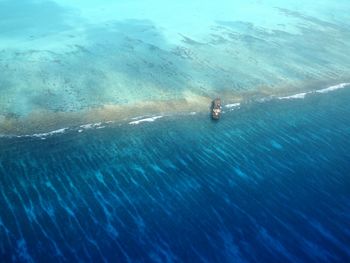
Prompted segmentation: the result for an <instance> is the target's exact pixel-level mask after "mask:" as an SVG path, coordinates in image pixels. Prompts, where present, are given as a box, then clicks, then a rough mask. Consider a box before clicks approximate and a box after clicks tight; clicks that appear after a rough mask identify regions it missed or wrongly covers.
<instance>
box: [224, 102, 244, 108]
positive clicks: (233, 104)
mask: <svg viewBox="0 0 350 263" xmlns="http://www.w3.org/2000/svg"><path fill="white" fill-rule="evenodd" d="M239 106H241V103H239V102H237V103H231V104H226V105H225V108H235V107H239Z"/></svg>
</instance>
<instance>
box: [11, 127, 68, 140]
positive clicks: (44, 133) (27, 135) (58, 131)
mask: <svg viewBox="0 0 350 263" xmlns="http://www.w3.org/2000/svg"><path fill="white" fill-rule="evenodd" d="M66 130H68V128H62V129H58V130H54V131H50V132H43V133H34V134H26V135H19V136H17V137H18V138H20V137H38V138H42V137H47V136H51V135H54V134H59V133H65V132H66Z"/></svg>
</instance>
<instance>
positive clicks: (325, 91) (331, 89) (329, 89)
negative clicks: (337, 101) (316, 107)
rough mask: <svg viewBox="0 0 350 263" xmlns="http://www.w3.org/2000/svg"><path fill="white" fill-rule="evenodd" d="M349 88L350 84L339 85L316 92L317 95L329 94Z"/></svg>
mask: <svg viewBox="0 0 350 263" xmlns="http://www.w3.org/2000/svg"><path fill="white" fill-rule="evenodd" d="M347 86H350V83H340V84H338V85H334V86H330V87H328V88H325V89H320V90H316V91H315V92H316V93H328V92H330V91H335V90H338V89H343V88H346V87H347Z"/></svg>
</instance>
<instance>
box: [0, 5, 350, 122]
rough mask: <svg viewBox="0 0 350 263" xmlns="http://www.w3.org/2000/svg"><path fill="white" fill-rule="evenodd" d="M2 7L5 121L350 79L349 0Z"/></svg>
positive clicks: (0, 113)
mask: <svg viewBox="0 0 350 263" xmlns="http://www.w3.org/2000/svg"><path fill="white" fill-rule="evenodd" d="M0 10H1V11H0V12H1V13H0V17H1V22H0V32H1V34H0V79H1V82H0V88H1V97H0V122H1V121H2V120H3V119H4V118H5V117H7V116H10V117H11V116H16V117H23V116H25V115H28V114H30V113H32V112H34V111H37V110H41V111H43V110H50V111H54V112H55V111H79V110H83V109H87V108H91V107H100V106H102V105H106V104H125V103H140V102H143V101H154V100H174V99H182V98H188V97H195V98H196V96H205V97H213V96H218V95H220V96H222V97H227V98H230V97H235V96H240V95H241V94H242V93H244V92H247V91H256V92H267V93H269V94H271V93H274V92H275V91H276V92H277V91H279V92H280V91H281V90H284V89H298V90H305V89H310V88H316V87H318V86H317V85H319V83H322V85H325V84H336V83H340V82H344V81H348V80H349V77H350V76H349V74H348V68H349V66H350V59H349V56H348V55H347V53H348V52H347V51H348V50H350V32H349V26H350V24H349V22H348V21H350V17H349V16H350V15H349V14H350V7H349V4H348V1H346V0H344V1H337V3H336V4H334V1H330V0H327V1H321V2H319V3H317V4H315V3H314V1H297V2H295V1H283V2H281V1H272V0H271V1H248V2H247V1H224V0H220V1H215V2H212V1H204V2H203V1H190V2H189V3H188V1H176V3H164V2H162V1H156V0H149V1H135V0H134V1H128V2H127V3H126V2H125V1H109V0H108V1H107V0H105V1H102V2H101V1H98V2H97V1H74V3H72V2H71V1H43V0H40V1H31V0H26V1H12V0H11V1H10V0H2V1H0ZM0 124H1V123H0Z"/></svg>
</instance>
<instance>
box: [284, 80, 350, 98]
mask: <svg viewBox="0 0 350 263" xmlns="http://www.w3.org/2000/svg"><path fill="white" fill-rule="evenodd" d="M346 87H350V83H340V84H337V85H334V86H330V87H328V88H325V89H319V90H315V91H309V92H303V93H298V94H294V95H290V96H285V97H278V99H280V100H289V99H304V98H305V96H306V95H308V94H315V93H328V92H331V91H335V90H338V89H343V88H346Z"/></svg>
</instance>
